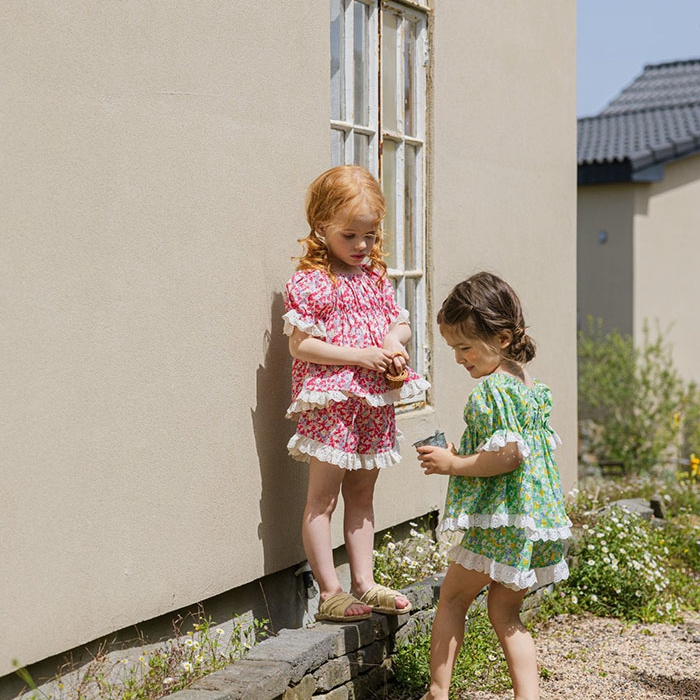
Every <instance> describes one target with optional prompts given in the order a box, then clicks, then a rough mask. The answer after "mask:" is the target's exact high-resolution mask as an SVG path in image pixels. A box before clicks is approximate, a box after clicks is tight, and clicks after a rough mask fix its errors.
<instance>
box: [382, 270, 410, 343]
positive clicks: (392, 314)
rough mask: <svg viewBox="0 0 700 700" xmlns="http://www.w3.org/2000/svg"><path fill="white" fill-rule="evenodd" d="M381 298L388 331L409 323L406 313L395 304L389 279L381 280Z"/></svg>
mask: <svg viewBox="0 0 700 700" xmlns="http://www.w3.org/2000/svg"><path fill="white" fill-rule="evenodd" d="M381 283H382V296H383V298H384V307H385V309H386V314H387V320H388V321H389V330H392V328H396V326H399V325H401V324H402V323H409V315H408V311H407V310H406V309H404V308H403V307H401V306H399V305H398V304H397V303H396V295H395V294H394V287H393V286H392V284H391V282H390V281H389V278H388V277H386V276H384V277H383V278H382V282H381Z"/></svg>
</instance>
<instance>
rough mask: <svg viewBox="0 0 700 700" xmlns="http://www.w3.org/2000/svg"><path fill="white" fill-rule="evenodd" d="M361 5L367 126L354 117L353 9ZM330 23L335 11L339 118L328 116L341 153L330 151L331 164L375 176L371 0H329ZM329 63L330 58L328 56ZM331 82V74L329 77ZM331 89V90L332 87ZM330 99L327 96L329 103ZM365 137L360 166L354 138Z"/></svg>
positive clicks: (375, 23)
mask: <svg viewBox="0 0 700 700" xmlns="http://www.w3.org/2000/svg"><path fill="white" fill-rule="evenodd" d="M356 6H362V7H364V8H366V11H367V12H368V14H369V17H368V22H367V46H366V49H367V56H366V64H365V65H366V68H367V75H366V81H365V86H366V90H365V96H364V97H365V101H366V104H367V105H368V110H369V112H368V115H367V123H366V124H363V123H362V120H361V115H356V114H355V60H354V58H355V56H354V46H355V18H354V13H355V8H356ZM331 8H332V10H331V12H332V15H331V21H333V11H334V9H336V10H337V11H338V15H337V21H339V22H340V27H339V28H338V32H339V36H340V47H339V48H340V56H339V61H340V76H339V80H340V81H341V82H342V84H341V85H339V95H338V97H339V104H338V111H339V115H337V117H336V118H333V115H331V134H332V135H333V133H334V132H335V135H336V136H338V135H339V134H340V135H341V141H342V144H343V146H342V153H340V154H338V153H337V152H334V151H333V140H331V150H332V155H331V158H332V161H333V165H353V164H357V165H364V166H365V167H367V169H368V170H369V171H370V172H371V173H372V175H374V176H375V177H377V178H378V177H379V138H378V134H379V127H378V125H379V86H378V77H379V28H378V27H379V8H378V6H377V3H376V2H375V1H374V0H331ZM331 60H333V57H331ZM331 80H333V75H331ZM332 90H333V87H332ZM333 99H334V96H333V95H332V96H331V101H332V102H333ZM356 135H357V136H366V137H368V138H369V149H368V162H367V163H362V162H361V161H360V159H359V157H358V156H356V153H355V136H356Z"/></svg>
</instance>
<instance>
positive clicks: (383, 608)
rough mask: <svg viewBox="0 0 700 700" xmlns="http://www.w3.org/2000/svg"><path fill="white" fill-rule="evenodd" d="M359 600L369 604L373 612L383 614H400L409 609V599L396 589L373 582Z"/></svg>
mask: <svg viewBox="0 0 700 700" xmlns="http://www.w3.org/2000/svg"><path fill="white" fill-rule="evenodd" d="M360 601H361V602H363V603H366V604H367V605H370V606H371V607H372V610H373V611H374V612H378V613H383V614H384V615H402V614H403V613H407V612H408V611H409V610H410V609H411V601H409V599H408V598H406V596H405V595H402V594H401V593H399V592H398V591H394V590H392V589H391V588H387V587H386V586H382V585H380V584H375V585H374V586H372V587H371V588H369V589H368V590H366V591H365V592H364V593H363V594H362V596H360Z"/></svg>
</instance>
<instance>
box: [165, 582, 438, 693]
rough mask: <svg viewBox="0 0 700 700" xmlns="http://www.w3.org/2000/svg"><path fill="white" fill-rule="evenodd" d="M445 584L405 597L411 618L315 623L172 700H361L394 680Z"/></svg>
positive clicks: (286, 632)
mask: <svg viewBox="0 0 700 700" xmlns="http://www.w3.org/2000/svg"><path fill="white" fill-rule="evenodd" d="M441 582H442V577H441V576H440V577H434V578H431V579H427V580H425V581H421V582H419V583H416V584H413V585H411V586H409V587H408V588H405V589H403V591H402V593H404V594H405V595H406V596H407V597H408V599H409V600H410V601H411V603H412V605H413V607H412V609H411V612H410V613H407V614H405V615H380V614H376V613H375V614H373V615H372V617H371V618H370V619H369V620H360V621H358V622H347V623H342V624H339V623H330V622H317V623H316V624H314V625H312V626H311V627H305V628H300V629H293V630H292V629H283V630H281V631H280V633H279V634H278V635H277V636H276V637H271V638H269V639H266V640H264V641H262V642H260V644H257V645H256V646H254V647H253V648H252V649H251V650H250V652H248V654H247V655H246V656H245V658H243V659H241V660H240V661H236V662H235V663H232V664H230V665H229V666H227V667H226V668H224V669H222V670H221V671H216V672H215V673H212V674H210V675H209V676H206V677H205V678H202V679H200V680H198V681H196V682H195V683H193V684H192V686H191V687H190V688H188V689H186V690H180V691H178V692H176V693H173V694H172V695H169V696H168V698H169V700H309V699H310V698H315V699H316V700H362V698H369V697H373V694H374V691H375V690H376V689H377V688H379V687H381V686H382V685H383V684H384V683H386V682H387V681H388V680H389V679H390V677H391V664H390V661H389V658H388V657H389V656H390V655H391V653H392V652H393V650H394V645H395V639H396V636H397V634H398V633H399V632H400V631H401V630H402V629H403V628H406V629H407V630H411V629H413V628H414V627H415V625H416V624H421V625H425V624H426V621H427V624H429V620H430V619H432V608H433V607H434V605H435V603H436V601H437V598H438V595H439V590H440V584H441Z"/></svg>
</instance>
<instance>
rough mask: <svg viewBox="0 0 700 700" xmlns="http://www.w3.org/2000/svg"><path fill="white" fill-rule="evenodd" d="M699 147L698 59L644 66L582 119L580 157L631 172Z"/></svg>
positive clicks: (583, 162)
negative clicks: (624, 165) (601, 107)
mask: <svg viewBox="0 0 700 700" xmlns="http://www.w3.org/2000/svg"><path fill="white" fill-rule="evenodd" d="M697 152H700V59H693V60H689V61H673V62H670V63H661V64H657V65H649V66H646V67H645V69H644V72H643V73H642V75H640V76H639V77H638V78H637V79H636V80H635V81H634V82H633V83H632V84H631V85H629V86H628V87H626V88H625V89H624V90H623V91H622V92H621V93H620V94H619V95H618V96H617V97H616V98H615V99H614V100H612V101H611V102H610V104H609V105H608V106H607V107H606V108H605V109H604V110H603V111H602V112H601V113H600V114H599V115H597V116H595V117H584V118H582V119H579V120H578V162H579V165H583V166H595V165H599V164H605V163H619V162H622V161H625V162H628V163H629V172H630V173H633V172H634V171H638V170H640V169H643V168H647V167H649V166H651V165H656V164H662V163H664V162H667V161H669V160H672V159H674V158H679V157H682V156H684V155H690V154H691V153H697Z"/></svg>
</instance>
